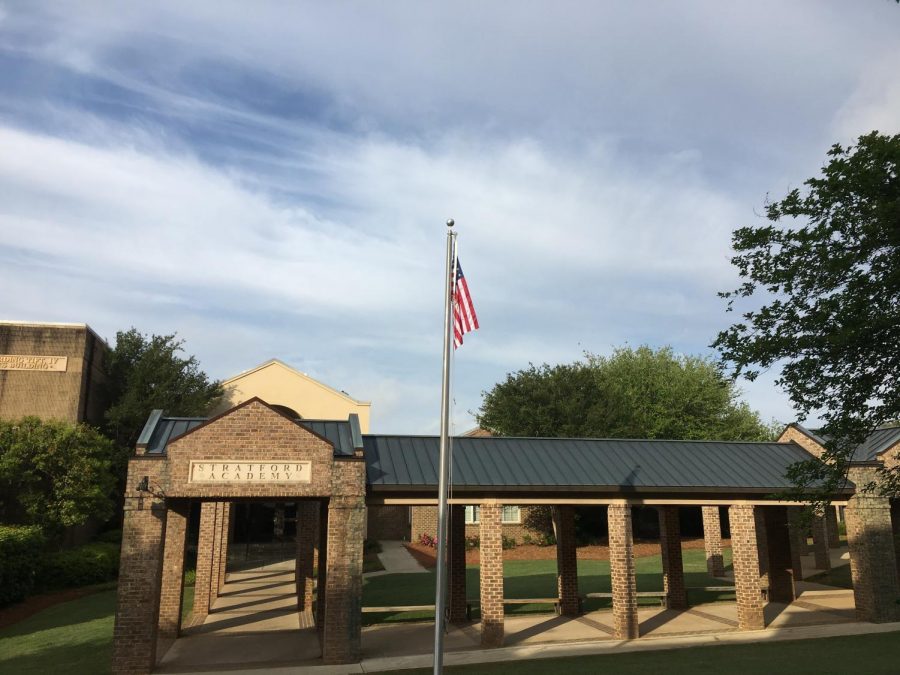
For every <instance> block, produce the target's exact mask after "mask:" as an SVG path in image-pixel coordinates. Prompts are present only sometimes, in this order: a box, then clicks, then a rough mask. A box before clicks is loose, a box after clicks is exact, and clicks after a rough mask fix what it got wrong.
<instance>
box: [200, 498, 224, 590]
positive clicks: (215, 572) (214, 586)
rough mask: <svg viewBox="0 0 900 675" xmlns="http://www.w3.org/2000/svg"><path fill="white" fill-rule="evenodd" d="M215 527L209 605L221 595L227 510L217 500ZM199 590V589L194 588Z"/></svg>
mask: <svg viewBox="0 0 900 675" xmlns="http://www.w3.org/2000/svg"><path fill="white" fill-rule="evenodd" d="M215 506H216V515H215V518H216V520H215V523H216V524H215V528H214V529H213V544H212V563H211V564H210V567H209V606H210V607H212V606H213V604H214V603H215V602H216V600H217V599H218V597H219V576H220V573H221V569H222V517H223V513H224V511H225V504H224V503H223V502H216V504H215ZM194 592H195V593H196V592H197V589H196V588H195V589H194Z"/></svg>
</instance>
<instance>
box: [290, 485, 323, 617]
mask: <svg viewBox="0 0 900 675" xmlns="http://www.w3.org/2000/svg"><path fill="white" fill-rule="evenodd" d="M318 529H319V502H315V501H303V502H297V564H296V567H295V572H294V576H295V581H296V584H297V609H298V610H300V611H301V612H307V611H312V607H313V586H314V581H315V580H314V578H313V568H314V567H315V559H314V558H313V553H314V550H315V543H316V537H317V536H318Z"/></svg>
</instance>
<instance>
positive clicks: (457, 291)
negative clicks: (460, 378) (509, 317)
mask: <svg viewBox="0 0 900 675" xmlns="http://www.w3.org/2000/svg"><path fill="white" fill-rule="evenodd" d="M473 330H478V317H477V316H476V315H475V306H474V305H473V304H472V296H471V295H469V285H468V284H467V283H466V278H465V277H464V276H463V271H462V267H461V266H460V264H459V258H457V259H456V282H455V283H454V284H453V348H454V349H456V348H457V347H459V346H460V345H461V344H462V343H463V335H465V334H466V333H468V332H470V331H473Z"/></svg>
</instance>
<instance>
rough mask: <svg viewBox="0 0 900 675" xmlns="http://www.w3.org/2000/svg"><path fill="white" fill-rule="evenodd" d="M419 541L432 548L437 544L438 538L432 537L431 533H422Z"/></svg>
mask: <svg viewBox="0 0 900 675" xmlns="http://www.w3.org/2000/svg"><path fill="white" fill-rule="evenodd" d="M419 543H420V544H421V545H422V546H430V547H431V548H434V547H435V546H437V539H435V538H434V537H432V536H431V535H430V534H422V536H420V537H419Z"/></svg>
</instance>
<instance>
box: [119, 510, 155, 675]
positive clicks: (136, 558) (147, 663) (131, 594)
mask: <svg viewBox="0 0 900 675" xmlns="http://www.w3.org/2000/svg"><path fill="white" fill-rule="evenodd" d="M165 529H166V512H165V504H164V503H162V502H160V501H156V500H153V499H133V498H126V500H125V518H124V522H123V524H122V553H121V560H120V563H119V584H118V592H117V597H116V620H115V627H114V628H113V649H112V672H113V674H114V675H145V674H146V673H150V672H151V671H152V670H153V667H154V665H155V662H156V638H157V634H158V633H157V631H158V626H159V596H160V585H161V577H162V562H163V540H164V537H165Z"/></svg>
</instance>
